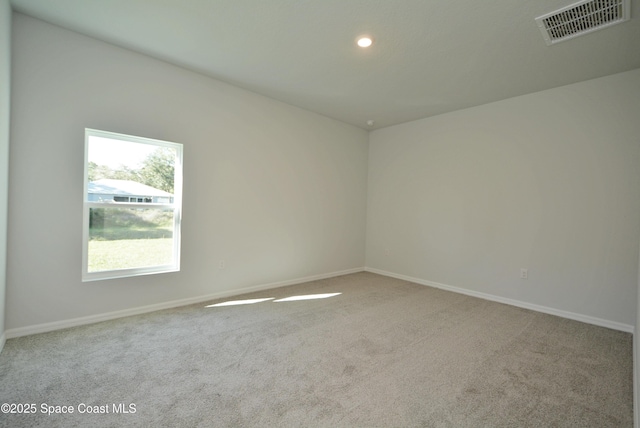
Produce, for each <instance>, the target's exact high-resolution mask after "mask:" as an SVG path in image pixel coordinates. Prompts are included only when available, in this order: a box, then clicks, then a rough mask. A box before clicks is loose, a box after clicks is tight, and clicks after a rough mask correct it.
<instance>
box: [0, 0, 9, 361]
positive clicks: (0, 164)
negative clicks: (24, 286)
mask: <svg viewBox="0 0 640 428" xmlns="http://www.w3.org/2000/svg"><path fill="white" fill-rule="evenodd" d="M10 75H11V6H10V5H9V0H0V351H1V350H2V347H3V345H4V341H5V336H4V330H5V321H4V318H5V288H6V272H7V269H6V268H7V209H8V208H7V201H8V195H9V110H10V99H11V96H10V92H9V91H10V87H11V79H10Z"/></svg>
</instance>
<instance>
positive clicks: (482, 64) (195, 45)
mask: <svg viewBox="0 0 640 428" xmlns="http://www.w3.org/2000/svg"><path fill="white" fill-rule="evenodd" d="M574 1H575V0H485V1H478V0H458V1H427V0H92V1H90V0H11V4H12V6H13V8H14V10H15V11H18V12H22V13H24V14H27V15H30V16H33V17H36V18H40V19H42V20H45V21H48V22H51V23H53V24H57V25H60V26H62V27H65V28H68V29H71V30H74V31H77V32H79V33H83V34H86V35H89V36H93V37H95V38H98V39H101V40H104V41H107V42H110V43H113V44H115V45H118V46H122V47H125V48H128V49H132V50H134V51H137V52H140V53H144V54H147V55H150V56H153V57H156V58H159V59H162V60H165V61H167V62H171V63H174V64H177V65H180V66H182V67H185V68H188V69H191V70H195V71H197V72H200V73H203V74H206V75H209V76H211V77H214V78H216V79H219V80H222V81H225V82H228V83H231V84H233V85H236V86H239V87H242V88H246V89H249V90H251V91H254V92H257V93H260V94H263V95H266V96H268V97H271V98H275V99H277V100H280V101H283V102H285V103H288V104H292V105H295V106H299V107H302V108H304V109H307V110H311V111H314V112H317V113H320V114H322V115H325V116H329V117H332V118H335V119H338V120H340V121H343V122H347V123H350V124H353V125H355V126H358V127H361V128H364V129H376V128H380V127H385V126H390V125H394V124H399V123H403V122H407V121H411V120H415V119H420V118H424V117H428V116H433V115H437V114H441V113H446V112H449V111H454V110H459V109H462V108H466V107H472V106H476V105H481V104H486V103H489V102H493V101H498V100H502V99H506V98H510V97H514V96H518V95H523V94H527V93H532V92H536V91H540V90H544V89H549V88H553V87H558V86H562V85H566V84H570V83H575V82H580V81H583V80H587V79H592V78H596V77H601V76H606V75H609V74H614V73H618V72H623V71H627V70H632V69H635V68H640V24H639V19H638V17H640V7H639V3H640V0H631V20H629V21H627V22H624V23H622V24H620V25H615V26H612V27H610V28H607V29H604V30H601V31H596V32H594V33H591V34H587V35H585V36H582V37H578V38H575V39H572V40H569V41H565V42H562V43H558V44H556V45H553V46H547V45H546V44H545V42H544V40H543V38H542V36H541V34H540V31H539V30H538V28H537V26H536V23H535V21H534V19H535V18H536V17H538V16H540V15H543V14H546V13H549V12H552V11H554V10H556V9H559V8H561V7H564V6H567V5H569V4H571V3H573V2H574ZM361 34H368V35H371V36H372V37H373V38H374V44H373V46H371V47H370V48H368V49H362V48H359V47H357V46H356V44H355V40H356V37H357V36H359V35H361ZM369 120H373V121H375V122H374V125H373V126H368V125H367V121H369Z"/></svg>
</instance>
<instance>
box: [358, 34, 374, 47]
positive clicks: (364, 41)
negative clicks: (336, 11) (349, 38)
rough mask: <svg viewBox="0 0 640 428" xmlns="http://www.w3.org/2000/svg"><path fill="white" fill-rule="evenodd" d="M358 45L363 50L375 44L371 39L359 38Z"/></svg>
mask: <svg viewBox="0 0 640 428" xmlns="http://www.w3.org/2000/svg"><path fill="white" fill-rule="evenodd" d="M357 43H358V46H360V47H361V48H368V47H369V46H371V45H372V44H373V40H371V37H359V38H358V41H357Z"/></svg>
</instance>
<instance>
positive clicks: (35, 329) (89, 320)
mask: <svg viewBox="0 0 640 428" xmlns="http://www.w3.org/2000/svg"><path fill="white" fill-rule="evenodd" d="M362 271H364V268H354V269H347V270H342V271H338V272H331V273H326V274H321V275H314V276H307V277H304V278H296V279H291V280H287V281H279V282H272V283H269V284H262V285H256V286H252V287H245V288H240V289H236V290H227V291H221V292H218V293H213V294H207V295H205V296H198V297H190V298H187V299H180V300H173V301H170V302H163V303H157V304H154V305H148V306H141V307H137V308H130V309H124V310H121V311H114V312H107V313H103V314H97V315H89V316H86V317H80V318H72V319H68V320H62V321H54V322H49V323H44V324H36V325H32V326H27V327H19V328H13V329H10V330H7V331H6V332H5V334H4V335H2V338H3V339H4V338H5V335H6V338H7V339H13V338H15V337H21V336H28V335H31V334H38V333H46V332H49V331H54V330H61V329H63V328H69V327H77V326H81V325H86V324H93V323H97V322H101V321H108V320H112V319H116V318H123V317H128V316H132V315H140V314H145V313H148V312H155V311H159V310H162V309H171V308H177V307H180V306H187V305H193V304H195V303H201V302H206V301H209V300H216V299H224V298H226V297H231V296H238V295H240V294H246V293H252V292H255V291H262V290H269V289H271V288H279V287H286V286H287V285H295V284H302V283H304V282H309V281H317V280H320V279H326V278H333V277H336V276H342V275H348V274H351V273H357V272H362Z"/></svg>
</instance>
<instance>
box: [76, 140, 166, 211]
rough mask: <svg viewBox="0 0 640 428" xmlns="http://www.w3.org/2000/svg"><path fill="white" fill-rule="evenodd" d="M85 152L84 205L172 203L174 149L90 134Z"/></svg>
mask: <svg viewBox="0 0 640 428" xmlns="http://www.w3.org/2000/svg"><path fill="white" fill-rule="evenodd" d="M87 150H88V153H87V173H88V181H89V182H88V185H87V195H86V197H87V201H88V202H135V203H138V202H141V203H144V202H149V203H173V199H174V178H175V161H176V149H175V148H173V147H164V146H158V145H153V144H144V143H134V142H131V141H122V140H117V139H112V138H105V137H101V136H95V135H90V136H89V139H88V143H87ZM167 201H168V202H167Z"/></svg>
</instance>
